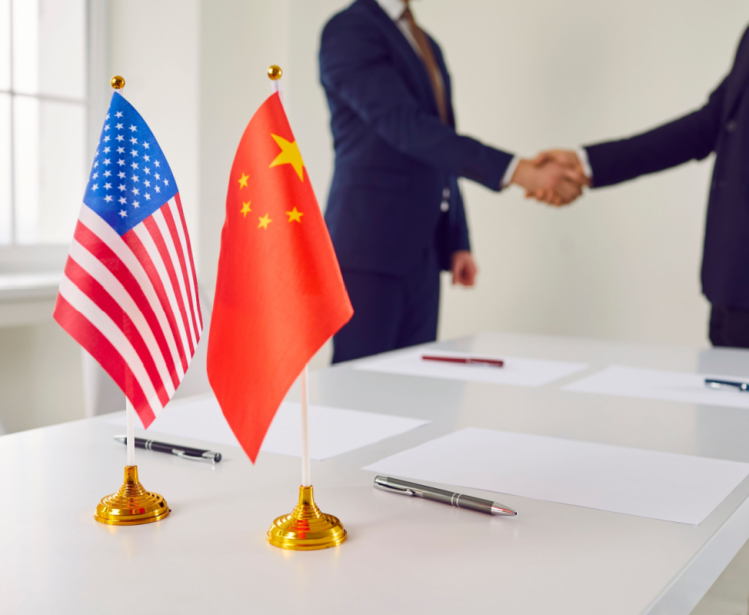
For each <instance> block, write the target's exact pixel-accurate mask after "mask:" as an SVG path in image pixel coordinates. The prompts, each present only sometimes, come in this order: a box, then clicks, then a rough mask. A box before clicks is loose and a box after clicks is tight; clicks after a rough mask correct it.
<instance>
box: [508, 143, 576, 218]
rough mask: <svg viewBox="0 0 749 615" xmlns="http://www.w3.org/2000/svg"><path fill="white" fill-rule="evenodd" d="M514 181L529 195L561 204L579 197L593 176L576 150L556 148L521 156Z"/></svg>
mask: <svg viewBox="0 0 749 615" xmlns="http://www.w3.org/2000/svg"><path fill="white" fill-rule="evenodd" d="M511 183H513V184H516V185H518V186H520V187H521V188H524V189H525V197H526V198H530V197H533V198H534V199H536V200H537V201H540V202H542V203H548V204H549V205H553V206H554V207H561V206H562V205H569V204H570V203H572V201H574V200H575V199H576V198H577V197H579V196H580V195H581V194H582V193H583V186H590V177H588V176H587V175H586V174H585V170H584V169H583V165H582V162H581V161H580V157H579V156H578V155H577V153H576V152H574V151H572V150H563V149H554V150H548V151H545V152H541V153H540V154H538V155H537V156H536V157H535V158H533V159H527V158H522V159H520V161H519V162H518V165H517V167H516V168H515V173H514V174H513V176H512V182H511Z"/></svg>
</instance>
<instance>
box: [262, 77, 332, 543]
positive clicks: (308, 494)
mask: <svg viewBox="0 0 749 615" xmlns="http://www.w3.org/2000/svg"><path fill="white" fill-rule="evenodd" d="M281 75H283V71H282V70H281V67H280V66H276V65H275V64H274V65H273V66H270V67H269V68H268V78H269V79H270V80H271V83H272V84H273V93H274V94H278V97H279V98H280V99H281V103H282V104H283V95H282V93H281V83H280V79H281ZM300 385H301V389H302V390H301V397H302V403H301V406H302V417H301V419H302V420H301V423H302V424H301V428H302V485H301V487H299V502H298V503H297V505H296V508H294V510H293V511H292V512H291V514H290V515H282V516H281V517H278V518H276V519H275V520H274V521H273V523H272V524H271V526H270V529H269V530H268V542H269V543H270V544H272V545H273V546H275V547H280V548H281V549H289V550H291V551H313V550H316V549H328V548H330V547H337V546H338V545H340V544H341V543H342V542H343V541H344V540H346V536H347V534H346V530H345V529H344V527H343V524H342V523H341V522H340V520H339V519H338V518H337V517H334V516H333V515H326V514H324V513H323V512H322V511H321V510H320V508H319V507H318V506H317V504H315V497H314V493H313V489H312V482H311V480H310V459H309V437H308V436H309V429H308V418H309V363H306V364H305V365H304V369H303V370H302V373H301V375H300Z"/></svg>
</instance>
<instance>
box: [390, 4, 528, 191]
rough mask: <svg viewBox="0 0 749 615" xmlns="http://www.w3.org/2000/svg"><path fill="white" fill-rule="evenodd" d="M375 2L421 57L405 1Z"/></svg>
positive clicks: (510, 170)
mask: <svg viewBox="0 0 749 615" xmlns="http://www.w3.org/2000/svg"><path fill="white" fill-rule="evenodd" d="M377 4H379V5H380V8H381V9H382V10H383V11H385V13H386V14H387V16H388V17H390V19H392V20H393V21H394V22H395V25H396V26H398V29H399V30H400V31H401V32H402V33H403V36H405V37H406V40H407V41H408V42H409V44H410V45H411V47H413V50H414V51H415V52H416V55H418V56H419V57H421V50H420V49H419V45H418V44H417V43H416V41H415V40H414V37H413V35H412V34H411V30H409V28H408V24H407V23H406V20H405V19H403V12H404V11H405V10H406V3H405V2H403V0H377ZM437 77H438V79H440V80H441V79H442V75H440V74H438V75H437ZM443 90H444V84H443ZM519 162H520V158H518V157H517V156H515V157H514V158H513V159H512V160H511V161H510V164H509V165H508V166H507V170H506V171H505V174H504V176H503V177H502V187H503V188H506V187H507V186H509V185H510V183H511V182H512V176H513V175H515V169H516V168H517V166H518V163H519Z"/></svg>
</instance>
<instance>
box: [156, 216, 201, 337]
mask: <svg viewBox="0 0 749 615" xmlns="http://www.w3.org/2000/svg"><path fill="white" fill-rule="evenodd" d="M161 211H162V213H163V214H164V220H166V227H167V228H168V229H169V234H170V235H171V236H172V241H173V242H174V250H175V252H177V258H178V259H179V266H180V269H182V281H183V282H184V284H185V294H186V295H187V296H188V297H189V298H190V299H193V295H192V291H191V290H190V278H189V277H187V265H186V264H185V254H184V251H183V250H182V242H181V241H180V240H179V233H178V232H177V227H176V226H175V224H174V216H172V210H171V208H170V207H168V206H167V205H165V206H164V207H162V208H161ZM188 304H189V305H188V306H187V307H188V308H189V310H188V311H189V312H190V318H191V319H192V330H193V332H194V333H195V339H196V340H199V339H200V333H199V332H198V323H197V322H196V321H195V310H194V309H193V303H192V301H188Z"/></svg>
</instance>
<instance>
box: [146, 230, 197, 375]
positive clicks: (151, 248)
mask: <svg viewBox="0 0 749 615" xmlns="http://www.w3.org/2000/svg"><path fill="white" fill-rule="evenodd" d="M132 231H133V232H134V233H135V234H136V235H137V236H138V239H140V240H141V242H142V243H143V247H144V248H145V249H146V252H148V256H149V258H150V259H151V262H153V266H154V267H155V268H156V273H158V275H159V278H161V283H162V284H163V285H164V290H165V291H166V298H167V301H169V307H170V308H171V310H172V314H173V315H174V322H176V323H177V330H178V331H179V336H180V339H181V340H182V348H183V349H184V351H185V358H187V364H188V365H189V364H190V345H189V344H188V343H187V334H186V333H185V325H184V323H183V322H182V314H180V311H179V303H177V297H176V295H175V294H174V288H173V287H172V281H171V279H170V278H169V274H168V273H167V271H166V265H165V264H164V260H163V259H162V258H161V254H160V253H159V249H158V248H157V247H156V244H155V243H154V241H153V237H151V233H149V232H148V229H147V228H146V225H145V224H144V223H143V222H141V223H140V224H138V225H137V226H134V227H133V229H132Z"/></svg>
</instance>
